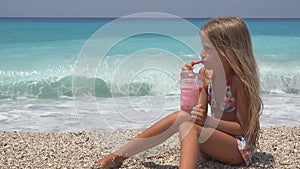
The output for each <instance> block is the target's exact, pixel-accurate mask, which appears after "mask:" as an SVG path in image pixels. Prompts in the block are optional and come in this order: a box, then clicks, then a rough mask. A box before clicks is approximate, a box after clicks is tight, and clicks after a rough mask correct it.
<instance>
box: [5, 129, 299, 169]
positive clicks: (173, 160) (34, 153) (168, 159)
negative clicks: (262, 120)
mask: <svg viewBox="0 0 300 169" xmlns="http://www.w3.org/2000/svg"><path fill="white" fill-rule="evenodd" d="M141 132H142V131H141V130H123V131H108V130H101V131H95V132H78V133H74V132H72V133H71V132H69V133H22V132H21V133H18V132H0V168H1V169H2V168H3V169H9V168H61V169H73V168H90V167H91V166H93V164H94V163H95V162H96V161H97V160H99V159H100V158H102V157H104V156H105V155H107V154H108V153H109V152H112V151H115V150H117V149H118V148H120V147H121V146H122V145H123V144H125V143H127V142H128V141H129V140H130V139H132V138H134V137H135V136H137V135H138V134H139V133H141ZM299 140H300V126H289V127H284V126H282V127H265V128H262V129H261V133H260V138H259V146H258V148H257V150H256V153H255V154H254V156H253V163H252V164H251V165H250V166H249V167H246V166H243V165H242V166H230V165H226V164H223V163H220V162H218V161H216V160H208V159H205V158H202V157H201V156H199V161H198V168H209V169H212V168H225V169H236V168H244V169H249V168H250V169H255V168H278V169H279V168H300V153H299V150H300V144H299ZM179 152H180V145H179V141H178V135H174V136H173V137H171V138H170V139H169V140H167V141H166V142H165V143H163V144H161V145H159V146H157V147H156V148H154V149H150V150H148V151H146V152H143V153H140V154H138V155H136V156H134V157H131V158H129V159H127V160H126V161H125V162H124V163H123V165H122V166H121V168H126V169H136V168H141V169H143V168H158V169H163V168H164V169H166V168H170V169H175V168H178V164H179V155H180V154H179Z"/></svg>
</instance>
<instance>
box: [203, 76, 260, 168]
mask: <svg viewBox="0 0 300 169" xmlns="http://www.w3.org/2000/svg"><path fill="white" fill-rule="evenodd" d="M234 75H235V73H234V71H232V72H231V73H230V75H229V77H228V80H227V82H226V89H225V90H226V94H225V97H224V101H223V103H222V104H221V106H220V109H221V110H223V112H234V111H236V100H235V99H234V97H233V96H232V93H231V88H230V85H231V82H232V78H233V76H234ZM207 97H208V98H207V99H208V103H209V104H210V105H211V107H214V108H216V107H218V106H217V103H216V100H215V99H214V91H213V83H212V81H210V82H209V85H208V94H207ZM236 141H237V144H238V149H239V151H240V152H241V154H242V157H243V159H244V161H245V163H246V165H247V166H248V165H249V164H250V163H251V157H252V154H253V151H254V147H253V146H252V142H251V140H250V142H249V143H247V141H246V139H245V138H244V137H243V136H237V137H236Z"/></svg>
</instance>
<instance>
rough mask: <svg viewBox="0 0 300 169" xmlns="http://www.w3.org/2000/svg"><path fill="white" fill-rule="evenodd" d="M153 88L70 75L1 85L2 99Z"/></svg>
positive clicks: (135, 91) (107, 93)
mask: <svg viewBox="0 0 300 169" xmlns="http://www.w3.org/2000/svg"><path fill="white" fill-rule="evenodd" d="M153 88H154V85H153V84H151V83H146V82H136V83H125V84H122V85H121V86H118V85H115V84H110V83H107V82H105V81H104V80H103V79H101V78H87V77H75V78H74V77H73V76H71V75H70V76H66V77H64V78H61V79H59V80H57V81H53V80H41V81H25V82H20V83H14V84H6V85H1V86H0V99H11V98H13V99H14V98H21V97H28V98H42V99H56V98H65V97H69V98H73V97H112V96H118V97H119V96H120V97H121V96H146V95H151V94H153V93H151V92H152V89H153Z"/></svg>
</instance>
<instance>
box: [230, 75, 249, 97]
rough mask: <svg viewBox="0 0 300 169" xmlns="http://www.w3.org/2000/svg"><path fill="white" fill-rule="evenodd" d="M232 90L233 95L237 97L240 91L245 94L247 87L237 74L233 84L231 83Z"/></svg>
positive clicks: (233, 78)
mask: <svg viewBox="0 0 300 169" xmlns="http://www.w3.org/2000/svg"><path fill="white" fill-rule="evenodd" d="M230 88H231V93H232V95H233V96H234V97H235V96H236V95H237V92H238V91H239V93H241V92H243V91H244V92H245V89H246V86H245V84H244V83H243V81H242V80H241V78H240V77H239V76H238V75H236V74H235V75H234V76H233V77H232V82H231V85H230Z"/></svg>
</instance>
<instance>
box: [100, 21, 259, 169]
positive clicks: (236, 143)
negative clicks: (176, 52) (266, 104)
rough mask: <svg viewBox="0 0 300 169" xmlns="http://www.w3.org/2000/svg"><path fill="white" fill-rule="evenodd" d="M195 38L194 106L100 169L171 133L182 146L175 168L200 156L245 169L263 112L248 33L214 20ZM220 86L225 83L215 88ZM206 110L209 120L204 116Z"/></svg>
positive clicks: (192, 164)
mask: <svg viewBox="0 0 300 169" xmlns="http://www.w3.org/2000/svg"><path fill="white" fill-rule="evenodd" d="M200 37H201V44H202V46H203V50H202V52H201V54H200V56H201V57H202V61H203V64H204V68H202V69H201V70H200V71H199V74H200V75H201V76H203V78H204V89H205V90H202V91H201V93H200V98H199V102H198V105H196V106H195V107H194V108H193V110H192V111H191V112H185V111H177V112H174V113H172V114H170V115H169V116H167V117H165V118H164V119H162V120H160V121H158V122H157V123H155V124H154V125H153V126H151V127H150V128H148V129H146V130H145V131H144V132H142V133H141V134H140V135H138V136H137V137H136V138H135V139H133V140H132V141H130V142H129V143H127V144H126V145H125V146H124V147H122V148H121V149H120V150H118V151H117V152H114V153H111V154H109V155H107V156H106V157H104V158H103V159H101V160H99V161H98V162H97V164H98V165H99V166H100V168H112V167H116V166H119V165H121V164H122V162H123V161H124V160H125V159H126V158H128V157H130V156H133V155H135V154H137V153H139V152H141V151H144V150H146V149H149V148H151V147H153V146H156V145H158V144H160V143H161V142H163V141H164V140H166V139H168V138H169V137H171V136H172V135H173V134H174V133H176V132H179V137H180V143H181V150H180V162H179V164H180V166H179V167H180V168H185V169H187V168H196V164H197V160H198V154H199V153H201V154H205V155H206V156H209V157H211V158H214V159H216V160H219V161H221V162H224V163H227V164H231V165H239V164H242V163H245V164H246V165H249V163H250V162H251V155H252V153H253V150H254V147H255V145H256V143H257V136H258V131H259V114H260V112H261V106H262V101H261V98H260V95H259V94H260V89H259V78H258V73H257V66H256V62H255V59H254V55H253V49H252V42H251V38H250V33H249V30H248V28H247V25H246V24H245V22H244V21H243V20H242V19H241V18H238V17H228V18H216V19H213V20H211V21H209V22H208V23H207V24H205V25H204V26H203V27H202V28H201V31H200ZM193 62H194V61H193ZM193 62H191V63H187V64H186V65H185V66H184V67H183V68H182V72H186V71H189V70H190V69H193V66H192V65H193V64H194V63H193ZM217 63H220V64H217ZM222 77H225V78H226V80H225V78H224V80H222ZM220 79H221V80H220ZM222 81H224V82H226V83H224V85H219V84H222ZM224 89H225V90H224ZM224 91H225V92H224ZM222 94H223V95H222ZM224 95H225V97H224ZM207 104H210V106H211V110H212V115H211V116H209V115H207Z"/></svg>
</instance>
